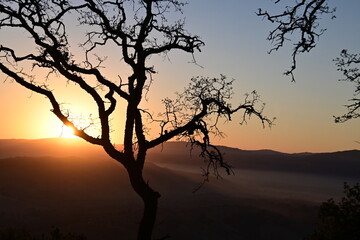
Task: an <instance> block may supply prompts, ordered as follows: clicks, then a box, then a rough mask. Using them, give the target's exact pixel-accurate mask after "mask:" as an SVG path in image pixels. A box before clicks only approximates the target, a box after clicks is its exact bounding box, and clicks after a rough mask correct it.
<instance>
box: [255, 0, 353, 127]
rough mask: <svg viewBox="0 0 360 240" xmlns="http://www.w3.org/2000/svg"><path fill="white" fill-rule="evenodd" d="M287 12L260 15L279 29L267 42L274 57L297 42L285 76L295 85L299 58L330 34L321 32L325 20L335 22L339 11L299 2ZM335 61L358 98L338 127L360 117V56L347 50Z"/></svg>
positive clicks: (322, 0) (320, 2)
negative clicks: (321, 37)
mask: <svg viewBox="0 0 360 240" xmlns="http://www.w3.org/2000/svg"><path fill="white" fill-rule="evenodd" d="M282 2H284V1H282V0H276V1H275V4H279V3H282ZM287 4H288V3H287ZM284 9H285V10H284V11H283V12H281V13H275V14H273V13H269V12H268V11H264V10H262V9H259V10H258V13H257V15H258V16H261V17H264V18H266V19H267V20H269V21H270V22H271V23H274V24H275V25H276V27H275V28H274V29H273V30H272V31H270V33H269V35H268V38H267V39H268V40H269V41H271V42H272V43H273V45H274V47H273V48H272V49H271V50H270V53H271V52H272V51H274V50H275V51H277V50H279V49H280V48H282V47H283V46H284V45H285V43H286V42H287V41H288V42H289V41H291V40H295V43H294V48H293V52H292V64H291V67H290V69H289V70H287V71H286V72H285V73H284V74H285V75H290V76H291V79H292V81H295V76H294V71H295V70H296V66H297V65H296V57H297V56H298V55H299V54H302V53H306V52H310V51H311V50H312V49H313V48H314V47H315V46H316V43H317V41H318V40H319V38H320V36H321V35H322V34H323V33H324V32H325V31H326V29H324V28H319V27H320V23H319V20H320V19H321V16H322V15H326V14H330V15H331V18H332V19H334V18H335V15H334V13H335V10H336V9H335V8H331V7H330V6H329V4H328V0H301V1H295V2H294V4H292V5H285V7H284ZM334 61H335V64H336V66H337V70H338V71H340V72H341V73H342V74H343V75H344V79H340V80H342V81H347V82H351V83H354V85H355V92H354V97H353V98H351V99H350V100H349V101H350V102H351V104H348V105H346V107H347V109H348V112H347V113H345V114H343V115H341V116H337V117H334V118H335V122H337V123H338V122H345V121H347V120H349V119H353V118H358V117H359V116H360V113H359V110H360V99H359V98H358V97H357V96H358V95H359V93H360V72H359V64H360V55H359V54H354V53H349V52H348V51H347V50H346V49H344V50H342V51H341V53H340V57H338V58H335V59H334Z"/></svg>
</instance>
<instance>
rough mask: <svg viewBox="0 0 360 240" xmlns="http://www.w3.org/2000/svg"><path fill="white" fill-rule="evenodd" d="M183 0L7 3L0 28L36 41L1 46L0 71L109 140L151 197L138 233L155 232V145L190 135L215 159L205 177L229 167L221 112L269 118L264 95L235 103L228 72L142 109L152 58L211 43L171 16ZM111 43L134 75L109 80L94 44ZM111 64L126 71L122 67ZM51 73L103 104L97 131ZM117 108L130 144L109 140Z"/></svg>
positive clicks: (68, 121)
mask: <svg viewBox="0 0 360 240" xmlns="http://www.w3.org/2000/svg"><path fill="white" fill-rule="evenodd" d="M183 5H184V3H182V2H181V1H178V0H112V1H105V0H84V1H67V0H51V1H47V0H2V1H1V2H0V31H2V33H1V34H3V32H4V30H6V29H9V28H10V29H15V30H16V29H19V30H20V31H21V32H22V33H26V34H27V36H28V37H30V39H31V40H32V42H33V43H34V45H35V47H34V48H29V49H27V51H28V52H27V53H26V54H23V53H22V52H21V51H20V50H19V51H18V49H16V48H12V47H11V46H7V45H6V44H5V43H2V44H1V46H0V70H1V71H2V72H3V73H4V74H5V75H6V76H7V78H10V79H12V80H14V81H15V82H17V83H18V84H20V85H21V86H23V87H25V88H27V89H29V90H31V91H33V92H35V93H38V94H40V95H42V96H44V97H46V98H47V99H48V100H49V101H50V103H51V106H52V112H53V114H55V115H56V117H57V118H58V119H60V120H61V121H62V123H63V124H64V125H66V126H69V127H71V128H73V129H74V133H75V135H76V136H78V137H80V138H82V139H84V140H86V141H87V142H89V143H92V144H96V145H100V146H102V148H103V149H104V151H105V152H106V153H107V154H108V155H109V156H110V157H111V158H113V159H115V160H116V161H118V162H119V163H121V164H122V165H123V166H124V167H125V168H126V170H127V172H128V175H129V179H130V182H131V185H132V187H133V189H134V191H135V192H136V193H137V194H138V195H139V196H140V197H141V199H142V200H143V203H144V212H143V216H142V219H141V221H140V224H139V229H138V239H139V240H149V239H151V238H152V232H153V227H154V223H155V220H156V212H157V206H158V199H159V197H160V194H159V193H158V192H156V191H155V190H153V189H152V188H151V187H150V185H149V184H148V182H146V181H145V180H144V178H143V174H142V172H143V168H144V164H145V161H146V154H147V151H148V150H149V149H151V148H154V147H155V146H158V145H160V144H162V143H164V142H166V141H168V140H171V139H174V138H177V139H180V140H187V141H188V142H190V143H191V144H192V146H198V147H199V148H200V150H201V156H202V157H204V158H205V160H206V161H207V168H205V173H204V175H205V177H207V176H209V174H210V172H211V171H212V172H213V173H214V174H215V175H216V174H218V171H217V169H218V168H225V169H226V171H227V172H228V173H230V166H229V165H227V164H226V162H225V161H224V159H223V157H222V155H221V153H220V151H219V150H218V149H217V148H216V146H214V145H212V144H211V141H210V137H211V136H212V134H221V132H220V130H219V129H218V123H219V119H225V120H231V116H232V115H233V114H234V113H236V112H242V120H243V121H245V120H246V117H247V116H251V115H255V116H256V117H258V118H259V119H260V120H261V121H262V123H263V124H271V121H270V120H269V119H268V118H266V117H265V116H263V114H262V108H263V107H262V104H260V106H258V104H259V103H261V102H260V101H259V96H258V95H257V93H256V92H253V93H251V94H249V95H247V96H246V98H245V100H244V102H242V103H240V104H238V105H236V106H232V105H231V103H230V100H231V98H232V95H233V91H232V87H231V85H232V81H229V80H227V79H226V77H224V76H220V77H219V78H208V77H194V78H192V80H191V82H190V84H189V86H188V87H187V88H186V89H185V90H184V92H182V93H179V94H178V96H177V98H176V99H170V98H165V99H164V101H163V103H164V106H165V112H164V113H163V114H161V115H159V116H157V115H154V114H152V113H151V112H150V111H148V110H145V109H142V108H141V101H142V100H143V98H144V95H145V93H146V92H147V91H148V90H149V86H150V84H151V82H152V75H153V74H155V73H156V71H155V68H154V66H151V65H149V63H148V60H149V59H150V57H151V56H153V55H158V54H167V53H168V52H169V51H172V50H175V49H177V50H180V51H183V52H186V53H189V54H194V53H195V52H196V51H200V49H201V47H202V46H203V45H204V42H203V41H202V40H201V39H200V38H199V37H198V36H196V35H191V34H189V33H188V32H187V31H186V30H185V27H184V26H185V25H184V21H183V20H177V21H174V22H171V21H169V20H168V18H169V14H170V13H173V12H179V13H182V7H183ZM70 16H71V19H70V20H69V18H70ZM74 16H76V17H77V20H75V18H74ZM74 21H77V22H76V23H74ZM75 26H82V27H85V28H86V29H87V32H86V34H85V36H83V37H84V38H83V39H80V40H78V41H79V42H78V43H79V44H80V46H81V50H82V51H80V50H79V49H76V51H73V50H72V49H73V48H72V45H71V44H70V40H69V35H68V30H69V29H71V28H74V27H75ZM4 34H6V33H5V32H4ZM106 45H111V46H112V47H113V49H112V51H113V52H117V53H120V55H121V60H122V64H124V65H125V66H127V67H128V68H129V69H130V74H129V75H128V77H127V79H126V80H124V79H122V78H119V79H111V78H109V77H107V75H106V74H105V70H104V68H103V67H104V63H105V61H106V58H105V57H102V56H100V55H98V54H97V52H96V50H97V49H99V48H101V47H102V46H106ZM29 66H30V67H29ZM121 66H123V65H121ZM119 68H121V67H119ZM33 69H42V71H43V72H45V71H46V74H45V77H44V78H45V79H44V81H41V79H39V78H40V77H38V76H36V74H35V73H34V72H32V70H33ZM113 70H114V71H115V70H116V71H120V72H121V69H120V70H119V69H118V68H117V69H113ZM119 75H121V74H119ZM53 76H60V77H62V78H59V79H64V80H65V81H67V82H68V83H72V84H75V85H76V86H78V87H79V88H80V89H81V90H82V92H84V93H86V94H87V95H88V96H89V97H90V99H91V101H92V102H94V103H95V104H96V107H97V112H95V113H94V114H93V116H95V117H94V118H96V119H95V120H97V121H96V122H94V123H93V122H92V123H91V124H96V125H97V126H98V129H99V133H98V135H94V134H91V133H90V132H89V131H88V128H87V127H83V126H79V125H77V124H76V121H75V119H74V118H73V117H72V116H71V115H70V111H69V110H68V109H66V108H65V107H64V105H63V104H61V102H59V101H58V99H59V98H58V96H57V95H56V94H55V93H54V91H53V90H52V89H51V88H50V86H49V85H48V82H47V81H46V80H47V79H49V78H50V77H53ZM117 108H121V109H124V111H125V112H126V118H125V120H124V121H125V122H124V126H125V127H124V129H125V130H124V139H123V146H124V148H123V149H122V150H119V149H117V148H116V147H115V145H114V144H113V142H112V140H111V133H112V131H111V127H110V126H111V125H110V122H111V121H110V120H111V118H112V117H113V116H114V112H115V110H116V109H117ZM147 123H158V124H159V125H158V127H159V131H158V134H159V135H158V136H155V137H154V136H153V135H152V136H148V135H147V134H146V126H147Z"/></svg>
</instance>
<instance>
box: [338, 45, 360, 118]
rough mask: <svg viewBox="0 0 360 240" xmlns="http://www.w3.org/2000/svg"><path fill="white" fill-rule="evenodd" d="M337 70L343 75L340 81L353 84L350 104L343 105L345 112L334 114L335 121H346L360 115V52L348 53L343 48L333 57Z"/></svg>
mask: <svg viewBox="0 0 360 240" xmlns="http://www.w3.org/2000/svg"><path fill="white" fill-rule="evenodd" d="M334 62H335V65H336V67H337V70H338V71H339V72H341V73H342V74H343V75H344V78H343V79H340V81H346V82H350V83H352V84H354V85H355V91H354V94H353V95H354V97H353V98H351V99H349V102H351V104H348V105H345V106H346V108H347V110H348V111H347V113H345V114H343V115H341V116H336V117H335V116H334V120H335V122H336V123H342V122H346V121H348V120H350V119H354V118H358V117H360V98H359V97H357V96H359V94H360V70H359V66H360V54H354V53H349V52H348V50H346V49H344V50H342V51H341V53H340V57H338V58H336V59H334Z"/></svg>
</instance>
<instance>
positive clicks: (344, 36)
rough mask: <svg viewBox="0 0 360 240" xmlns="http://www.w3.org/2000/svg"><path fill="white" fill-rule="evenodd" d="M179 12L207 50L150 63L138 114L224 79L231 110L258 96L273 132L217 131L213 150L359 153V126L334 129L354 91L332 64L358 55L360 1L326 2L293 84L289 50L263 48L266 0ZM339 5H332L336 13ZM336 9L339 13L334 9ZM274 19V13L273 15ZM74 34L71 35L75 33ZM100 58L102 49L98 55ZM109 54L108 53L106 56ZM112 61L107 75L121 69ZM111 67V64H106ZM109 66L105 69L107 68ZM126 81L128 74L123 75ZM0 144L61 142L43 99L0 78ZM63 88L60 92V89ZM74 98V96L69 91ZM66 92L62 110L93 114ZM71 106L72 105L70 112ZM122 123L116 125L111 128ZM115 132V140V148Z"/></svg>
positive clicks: (199, 4) (20, 43)
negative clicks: (191, 84)
mask: <svg viewBox="0 0 360 240" xmlns="http://www.w3.org/2000/svg"><path fill="white" fill-rule="evenodd" d="M189 2H190V3H189V4H188V5H187V6H186V7H185V13H184V16H185V17H186V23H187V27H186V28H187V29H188V30H189V32H191V33H194V34H197V35H199V36H201V38H202V40H203V41H204V42H205V43H206V46H205V47H204V48H203V49H202V52H201V53H197V54H196V55H195V57H196V60H197V63H198V64H199V65H201V66H203V68H201V67H199V66H197V65H194V64H191V63H189V62H191V61H192V58H191V56H189V55H186V54H184V53H181V52H179V51H174V52H171V53H170V54H169V55H168V58H169V59H164V58H163V57H160V56H159V57H154V58H152V59H151V63H153V64H154V66H155V69H156V70H157V71H158V72H159V73H158V74H157V75H155V76H154V79H155V81H154V83H153V85H152V88H151V90H150V93H149V94H148V96H147V97H148V99H149V101H148V102H144V106H146V107H148V108H150V107H152V108H157V107H159V106H160V101H161V99H163V98H164V97H166V96H173V93H174V92H175V91H181V90H182V89H183V88H184V87H185V86H186V85H187V83H188V81H189V79H190V78H191V77H192V76H198V75H201V76H210V77H214V76H219V75H220V74H224V75H226V76H227V77H228V78H233V79H235V83H234V90H235V93H236V94H235V96H234V102H236V101H239V100H242V99H243V98H244V94H245V93H247V92H251V91H252V90H257V92H258V93H259V94H260V95H261V99H262V100H263V101H264V102H266V108H265V115H267V116H268V117H276V118H277V119H276V121H275V125H274V126H273V127H271V128H268V127H266V128H265V129H264V128H263V127H262V125H261V123H260V122H259V121H258V120H257V119H255V118H253V119H251V120H250V121H248V123H247V124H246V125H239V121H240V119H239V118H236V117H235V118H234V119H233V121H232V122H230V123H228V124H226V125H224V126H223V128H222V129H223V131H224V133H225V134H226V138H224V139H218V138H216V139H214V141H213V142H214V143H216V144H221V145H227V146H231V147H237V148H241V149H273V150H278V151H283V152H328V151H338V150H348V149H359V148H360V144H358V143H356V141H360V120H359V119H355V120H352V121H348V122H346V123H342V124H335V123H334V121H333V116H334V115H341V114H342V113H345V111H346V109H345V107H344V106H343V105H345V104H347V100H348V99H350V98H351V97H352V94H353V92H354V86H353V85H351V84H350V83H346V82H339V81H338V79H340V78H341V77H342V76H341V74H339V73H338V72H337V71H336V67H335V65H334V62H333V61H332V59H334V58H336V57H337V56H338V55H339V53H340V51H341V50H342V49H343V48H346V49H349V50H350V51H351V52H359V50H360V44H359V43H360V31H359V26H358V22H359V21H358V13H359V12H360V1H358V0H341V1H330V3H331V4H334V5H333V6H335V7H337V11H336V16H337V18H336V19H334V20H330V19H329V17H324V19H323V20H322V22H321V23H322V26H323V27H324V28H327V31H326V32H325V34H324V35H323V36H321V38H320V42H319V43H318V45H317V47H316V48H315V49H314V50H312V52H311V53H309V54H305V55H302V56H299V58H298V69H297V70H296V72H295V74H296V75H295V76H296V80H297V82H296V83H292V82H291V79H289V78H288V77H286V76H284V75H283V74H282V73H283V72H284V71H285V70H286V69H287V68H288V67H289V66H290V60H291V59H290V57H291V48H292V46H291V43H289V44H288V46H287V47H285V48H284V49H281V50H280V51H279V52H274V53H272V54H271V55H269V54H267V51H268V50H269V49H270V48H271V45H270V44H269V42H267V41H266V37H267V34H268V32H269V31H270V30H271V27H272V26H271V25H270V24H269V23H268V22H266V21H265V20H264V21H263V20H262V19H261V18H259V17H257V16H256V15H255V12H256V11H257V9H258V8H259V7H262V8H264V9H269V10H270V11H276V8H275V7H276V6H275V7H274V5H273V2H274V1H270V0H256V1H254V0H242V1H239V0H225V1H217V0H193V1H189ZM335 4H337V5H335ZM340 4H341V5H340ZM278 11H279V10H278ZM73 34H76V33H73ZM0 37H1V39H5V40H4V41H11V42H12V43H13V44H15V46H17V47H18V48H23V49H26V48H27V44H30V42H29V41H30V40H29V39H21V38H19V37H18V36H17V35H16V34H14V33H12V32H8V33H7V34H6V36H5V35H4V32H1V36H0ZM104 51H105V52H104V53H107V52H106V49H105V50H104ZM108 52H109V54H110V53H111V51H110V50H109V51H108ZM111 58H113V59H114V61H112V65H113V66H112V67H113V68H108V69H107V71H109V72H111V73H110V74H115V73H112V69H116V70H117V69H119V67H118V66H117V65H116V63H117V62H118V60H116V56H110V59H111ZM109 61H110V60H109ZM110 65H111V64H110ZM125 74H126V73H125ZM0 77H1V82H0V112H1V118H0V138H2V139H4V138H31V139H34V138H49V137H58V136H60V135H61V132H62V130H61V128H62V127H61V126H62V125H61V123H60V121H59V120H57V119H56V117H55V116H54V115H53V114H52V113H51V112H50V109H51V106H50V104H49V103H48V101H47V100H46V99H44V98H43V97H42V96H37V95H35V94H32V93H31V92H30V91H28V90H26V89H23V88H21V87H20V86H17V85H16V83H11V82H10V81H6V82H4V81H3V79H4V76H3V75H1V74H0ZM62 87H63V86H62ZM71 91H72V90H71ZM71 91H70V90H68V89H67V88H65V90H64V93H63V95H65V97H64V100H63V101H64V102H65V103H67V104H69V106H71V107H72V108H74V109H75V110H79V109H81V110H84V109H85V113H84V112H82V113H81V114H79V116H81V115H82V114H85V115H86V114H88V113H87V112H86V111H87V110H88V111H89V112H90V110H91V107H90V106H89V107H88V106H87V104H84V102H86V100H84V98H83V97H82V96H81V94H80V95H79V94H76V95H75V97H73V98H71V97H70V96H69V97H68V94H69V95H70V93H71ZM70 104H71V105H70ZM118 120H121V119H115V120H114V122H113V126H114V125H116V122H117V121H118ZM121 137H122V132H121V130H119V131H118V135H117V137H116V138H115V140H116V141H117V142H120V139H121Z"/></svg>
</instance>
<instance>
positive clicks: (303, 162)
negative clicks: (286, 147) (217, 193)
mask: <svg viewBox="0 0 360 240" xmlns="http://www.w3.org/2000/svg"><path fill="white" fill-rule="evenodd" d="M119 148H121V147H120V146H119ZM219 148H220V150H221V151H222V152H223V154H224V158H225V160H226V161H227V162H228V163H229V164H230V165H231V166H232V167H234V168H236V169H248V170H262V171H279V172H294V173H307V174H319V175H329V176H347V177H357V178H358V179H360V171H359V169H360V151H359V150H349V151H342V152H332V153H296V154H288V153H281V152H276V151H271V150H257V151H248V150H240V149H237V148H229V147H224V146H219ZM198 155H199V151H198V150H196V149H195V150H193V151H192V152H191V151H190V146H189V145H187V144H186V143H184V142H169V143H165V144H163V145H162V146H158V147H156V148H154V149H150V151H149V153H148V160H149V161H151V162H153V163H155V164H158V165H169V164H170V165H171V164H172V165H181V166H183V167H185V166H186V167H195V169H199V168H201V167H203V166H204V162H203V159H201V158H199V156H198ZM40 156H49V157H81V158H87V157H91V159H93V158H108V156H107V155H106V153H104V151H103V149H102V148H101V147H99V146H95V145H92V144H89V143H87V142H85V141H83V140H81V139H66V138H53V139H39V140H0V159H1V158H9V157H40Z"/></svg>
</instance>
